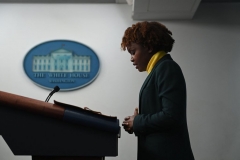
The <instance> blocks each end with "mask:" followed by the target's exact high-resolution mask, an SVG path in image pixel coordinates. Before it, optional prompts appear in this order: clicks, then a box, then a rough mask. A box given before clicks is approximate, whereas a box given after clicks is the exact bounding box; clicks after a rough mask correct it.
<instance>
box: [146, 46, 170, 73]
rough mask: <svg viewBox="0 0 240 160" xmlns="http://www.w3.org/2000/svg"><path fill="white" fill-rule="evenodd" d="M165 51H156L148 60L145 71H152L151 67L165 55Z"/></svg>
mask: <svg viewBox="0 0 240 160" xmlns="http://www.w3.org/2000/svg"><path fill="white" fill-rule="evenodd" d="M166 54H167V53H166V52H164V51H159V52H157V53H155V54H154V55H153V56H152V58H151V59H150V61H149V62H148V65H147V72H148V74H149V73H150V72H151V71H152V69H153V67H154V66H155V64H156V63H157V62H158V61H159V60H160V59H161V58H162V57H163V56H165V55H166Z"/></svg>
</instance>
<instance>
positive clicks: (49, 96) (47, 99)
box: [45, 86, 60, 102]
mask: <svg viewBox="0 0 240 160" xmlns="http://www.w3.org/2000/svg"><path fill="white" fill-rule="evenodd" d="M59 90H60V88H59V87H58V86H55V87H54V89H53V90H52V92H51V93H49V95H48V97H47V98H46V100H45V102H48V101H49V99H50V98H51V97H52V95H53V94H54V93H55V92H58V91H59Z"/></svg>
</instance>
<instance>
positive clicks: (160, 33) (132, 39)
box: [121, 21, 175, 52]
mask: <svg viewBox="0 0 240 160" xmlns="http://www.w3.org/2000/svg"><path fill="white" fill-rule="evenodd" d="M174 41H175V40H174V39H173V38H172V32H171V31H169V30H168V29H167V28H166V27H165V26H164V25H163V24H161V23H159V22H147V21H144V22H138V23H136V24H133V25H132V27H128V28H127V29H126V31H125V33H124V36H123V38H122V43H121V48H122V49H123V50H124V51H125V50H126V48H127V47H128V46H129V45H130V44H131V43H137V44H139V45H142V46H143V47H149V48H152V49H153V50H154V51H156V52H157V51H165V52H170V51H171V50H172V47H173V43H174Z"/></svg>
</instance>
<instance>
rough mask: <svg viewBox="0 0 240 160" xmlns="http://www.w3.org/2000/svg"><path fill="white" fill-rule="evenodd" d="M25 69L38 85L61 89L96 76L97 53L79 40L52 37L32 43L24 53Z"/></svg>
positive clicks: (72, 87) (97, 70)
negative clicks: (32, 45)
mask: <svg viewBox="0 0 240 160" xmlns="http://www.w3.org/2000/svg"><path fill="white" fill-rule="evenodd" d="M23 67H24V71H25V73H26V74H27V76H28V77H29V78H30V79H31V80H32V81H33V82H34V83H35V84H37V85H38V86H40V87H43V88H46V89H50V90H52V89H53V88H54V87H55V86H56V85H58V86H59V87H60V91H69V90H75V89H79V88H81V87H84V86H86V85H88V84H90V83H91V82H93V81H94V79H95V78H96V77H97V75H98V73H99V68H100V62H99V59H98V56H97V54H96V53H95V52H94V51H93V50H92V49H90V48H89V47H87V46H86V45H84V44H82V43H78V42H75V41H70V40H53V41H47V42H44V43H41V44H39V45H37V46H35V47H33V48H32V49H31V50H30V51H29V52H28V53H27V54H26V56H25V57H24V61H23Z"/></svg>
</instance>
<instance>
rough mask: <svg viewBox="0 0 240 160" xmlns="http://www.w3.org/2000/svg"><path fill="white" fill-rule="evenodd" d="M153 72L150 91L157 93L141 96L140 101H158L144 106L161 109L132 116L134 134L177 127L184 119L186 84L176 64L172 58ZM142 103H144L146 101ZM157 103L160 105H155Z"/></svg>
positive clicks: (144, 133)
mask: <svg viewBox="0 0 240 160" xmlns="http://www.w3.org/2000/svg"><path fill="white" fill-rule="evenodd" d="M153 74H154V75H153V77H152V78H153V79H152V80H153V81H155V84H154V90H155V92H152V91H150V93H155V94H157V95H155V96H152V95H151V96H144V97H143V96H142V101H148V102H149V101H155V102H156V101H159V102H156V103H151V104H155V105H154V106H144V107H153V108H158V107H159V108H161V109H156V110H160V111H159V112H156V113H153V114H144V113H141V114H139V115H137V116H136V117H135V118H134V122H133V131H134V133H135V135H136V136H138V135H146V134H150V133H153V132H161V131H166V130H169V129H172V128H174V127H177V125H180V124H181V123H182V122H183V121H184V117H185V115H186V85H185V80H184V77H183V74H182V71H181V69H180V67H179V66H178V64H177V63H176V62H174V61H172V60H169V61H164V62H162V63H161V64H160V65H158V66H157V67H156V69H155V70H154V73H153ZM153 81H151V84H153ZM149 83H150V82H149ZM144 91H145V90H143V92H144ZM146 92H148V91H146ZM150 93H149V94H150ZM149 94H147V93H146V94H145V95H149ZM153 97H157V98H153ZM144 104H145V105H146V103H144ZM157 104H160V105H161V106H157Z"/></svg>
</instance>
